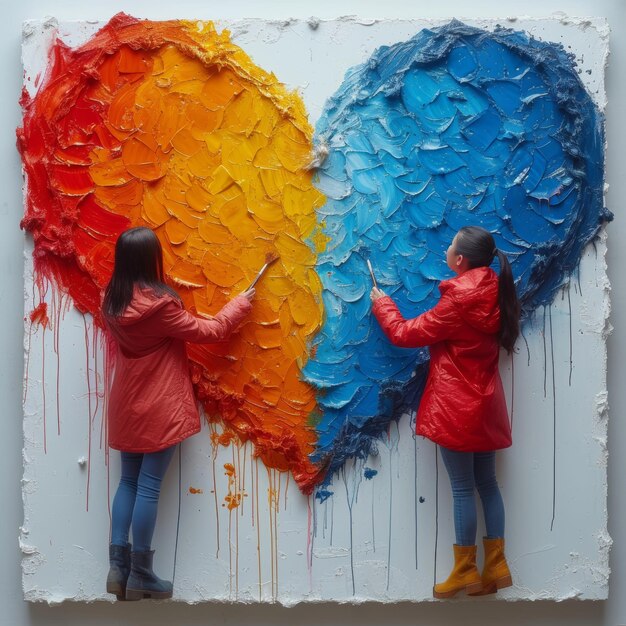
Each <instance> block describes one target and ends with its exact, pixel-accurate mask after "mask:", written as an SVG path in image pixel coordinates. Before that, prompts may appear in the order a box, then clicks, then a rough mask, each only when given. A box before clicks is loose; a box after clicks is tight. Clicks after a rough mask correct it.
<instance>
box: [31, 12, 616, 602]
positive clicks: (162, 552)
mask: <svg viewBox="0 0 626 626" xmlns="http://www.w3.org/2000/svg"><path fill="white" fill-rule="evenodd" d="M466 21H467V22H468V23H470V24H473V25H477V26H481V27H485V28H488V29H491V28H493V27H494V26H495V24H496V23H498V21H497V20H481V21H476V20H466ZM502 22H503V24H504V25H505V26H509V27H512V28H515V29H516V30H525V31H527V32H529V33H531V34H532V35H533V36H535V37H538V38H542V39H545V40H549V41H559V42H562V43H563V44H564V45H565V46H566V47H570V46H571V51H572V52H573V53H574V54H575V56H576V60H577V63H578V65H579V67H580V70H581V74H580V76H581V79H582V80H583V82H584V84H585V85H586V87H587V89H588V90H589V92H590V93H591V94H592V96H593V98H594V100H595V102H596V103H597V104H598V106H599V107H600V108H604V106H605V95H604V82H603V73H604V65H605V62H606V56H607V51H608V29H607V26H606V24H605V22H604V21H602V20H592V21H588V20H573V19H569V18H565V17H564V18H563V19H561V20H556V19H551V20H525V19H519V20H512V21H508V22H507V21H506V20H505V21H502ZM440 23H443V21H442V22H427V21H417V20H413V21H399V20H388V21H385V20H384V21H376V22H371V23H370V22H368V23H362V22H360V21H359V20H357V19H339V20H334V21H328V22H320V23H318V22H316V21H309V22H307V21H285V22H265V21H262V20H249V21H238V22H232V23H230V22H229V23H226V22H219V23H217V27H218V29H221V28H228V29H229V30H231V32H232V35H233V40H234V42H235V43H236V44H237V45H239V46H241V47H242V48H244V49H245V50H246V51H247V52H248V53H249V54H250V55H251V57H252V59H253V61H254V62H255V63H256V64H257V65H259V66H261V67H263V68H264V69H266V70H269V71H272V72H274V73H275V74H276V75H277V76H278V77H279V79H280V80H281V81H283V82H284V83H285V84H286V85H287V86H288V87H290V88H298V89H299V90H300V92H301V93H302V96H303V99H304V101H305V104H306V107H307V110H308V111H309V115H310V121H311V123H312V124H315V121H316V119H317V118H318V117H319V115H320V113H321V111H322V107H323V105H324V102H325V100H326V98H327V97H329V96H330V95H332V93H333V92H334V91H335V90H336V89H337V87H338V86H339V85H340V84H341V81H342V79H343V76H344V73H345V71H346V70H347V69H348V68H349V67H351V66H353V65H355V64H358V63H360V62H362V61H364V60H365V59H366V58H367V57H368V56H369V55H370V54H371V53H372V52H373V51H374V50H375V49H376V48H377V47H379V46H380V45H383V44H390V43H394V42H396V41H401V40H404V39H406V38H408V37H410V36H412V35H414V34H415V33H416V32H418V31H419V30H421V29H422V28H425V27H432V26H435V25H439V24H440ZM97 27H98V25H97V24H91V23H86V22H85V23H82V22H81V23H65V24H57V23H56V22H55V21H53V20H49V21H47V22H29V23H27V24H26V25H25V29H24V44H23V59H24V67H25V86H26V88H27V89H28V90H29V91H30V92H31V93H33V92H34V90H35V83H36V80H35V78H36V76H37V75H38V74H39V73H40V72H41V71H42V70H43V68H44V67H45V62H46V50H47V47H48V45H49V42H50V41H51V37H52V36H53V35H54V34H55V32H56V31H57V30H58V34H59V36H60V37H61V38H62V39H63V40H64V41H66V42H67V43H68V44H70V45H77V44H79V43H81V42H82V41H84V40H85V39H86V38H87V37H88V36H89V35H90V34H91V33H93V32H94V31H95V30H96V29H97ZM31 252H32V248H31V242H30V240H29V239H28V238H27V241H26V249H25V311H26V316H25V319H26V324H25V343H24V346H25V363H26V367H25V372H26V376H25V378H26V379H25V391H24V398H25V400H24V480H23V498H24V524H23V527H22V529H21V538H20V543H21V547H22V552H23V586H24V596H25V598H26V599H27V600H30V601H46V602H50V603H56V602H61V601H63V600H75V601H93V600H100V599H101V600H109V601H110V600H112V599H113V597H112V596H108V595H107V594H106V593H105V592H104V581H105V578H106V573H107V570H108V561H107V544H108V535H109V506H110V500H111V497H112V492H113V490H114V488H115V486H116V484H117V478H118V475H119V458H118V454H117V453H116V452H114V451H112V452H111V454H110V456H108V455H107V452H106V447H105V443H104V440H103V426H102V420H103V413H102V409H103V403H104V398H103V388H104V382H103V371H104V366H103V355H102V341H101V338H100V336H99V334H98V333H97V332H95V331H94V330H93V323H92V320H91V319H90V318H89V317H83V316H82V315H81V314H79V313H77V312H76V310H74V309H73V308H72V307H71V303H70V302H68V301H67V299H62V300H60V299H59V298H58V294H56V293H55V291H54V289H53V287H52V286H49V288H48V290H47V293H46V299H47V301H48V303H49V307H50V311H53V312H54V313H53V314H52V315H51V316H50V317H51V322H52V327H51V328H49V329H47V330H44V329H43V328H42V327H39V326H34V325H31V324H30V321H29V320H28V313H29V312H30V311H31V310H32V309H33V305H34V303H36V302H37V301H36V299H35V295H34V281H33V275H32V258H31ZM605 252H606V244H605V236H604V233H602V235H601V237H600V238H599V240H598V241H597V242H596V243H595V244H594V245H593V246H589V247H588V248H587V250H586V252H585V254H584V257H583V259H582V261H581V264H580V268H579V272H578V273H577V275H575V276H573V277H572V280H571V282H570V283H569V286H566V287H565V288H564V289H563V291H562V293H561V294H560V295H559V296H557V298H556V300H555V301H554V303H553V304H552V305H551V306H550V307H549V308H548V309H547V310H546V312H545V316H544V312H543V311H541V310H540V311H539V312H538V313H537V314H536V316H535V319H534V321H533V323H531V324H528V325H526V326H525V327H524V337H525V341H524V340H523V339H520V341H519V342H518V351H517V353H516V354H515V355H514V356H513V358H512V359H509V358H502V359H501V370H502V375H503V381H504V384H505V388H506V390H507V395H508V401H509V407H510V408H511V410H512V419H513V438H514V445H513V447H512V448H511V449H509V450H507V451H504V452H503V453H500V455H499V461H498V477H499V482H500V484H501V487H502V492H503V497H504V500H505V505H506V513H507V555H508V557H509V563H510V566H511V570H512V574H513V579H514V586H513V587H512V588H510V589H506V590H503V591H501V592H500V593H499V594H498V596H497V598H496V599H497V600H504V599H506V600H515V599H554V600H562V599H565V598H572V597H575V598H580V599H603V598H606V597H607V594H608V576H609V568H608V552H609V548H610V543H611V540H610V538H609V536H608V533H607V530H606V525H607V511H606V434H607V405H606V347H605V341H606V334H607V332H608V330H609V324H608V315H609V284H608V280H607V276H606V267H605V262H604V257H605ZM570 307H571V308H570ZM544 320H545V322H544ZM570 336H571V338H572V339H571V346H572V347H571V349H570ZM526 342H527V345H526ZM570 359H571V365H570ZM57 390H58V391H57ZM57 407H58V409H57ZM57 416H58V419H59V421H58V422H57ZM44 422H45V428H46V438H45V441H46V449H45V451H44V437H43V430H44ZM209 434H210V433H209V428H208V427H205V428H204V429H203V432H202V433H200V434H199V435H197V436H195V437H193V438H192V439H190V440H187V441H185V442H184V443H183V445H182V449H181V454H180V458H179V457H178V456H176V457H175V458H174V461H173V463H172V466H171V468H170V470H169V473H168V476H167V478H166V481H165V484H164V488H163V495H162V499H161V503H160V512H159V521H158V524H157V530H156V535H155V540H154V545H155V546H157V547H158V550H157V556H156V563H155V564H156V569H157V571H158V572H159V573H160V574H161V575H162V576H166V577H168V576H171V575H173V574H174V573H175V579H174V601H183V602H192V603H195V602H204V601H212V600H219V601H238V602H257V601H264V602H272V601H275V602H280V603H282V604H285V605H293V604H296V603H298V602H302V601H329V600H330V601H337V602H361V601H366V600H375V601H381V602H397V601H403V600H409V601H423V600H431V599H432V585H433V580H434V578H435V577H436V578H437V580H441V579H442V578H443V577H444V576H445V575H447V573H448V571H449V569H450V566H451V558H452V554H451V549H450V545H451V544H452V543H453V537H454V535H453V522H452V517H451V502H452V499H451V495H450V489H449V483H448V479H447V476H446V474H445V470H444V469H443V464H442V463H441V462H440V461H439V462H437V460H436V451H435V447H434V445H433V444H432V443H430V442H429V441H427V440H423V439H421V438H418V439H415V438H414V436H413V435H412V428H411V420H410V417H409V416H405V418H403V419H402V420H401V421H400V423H399V425H398V427H397V428H396V426H395V425H392V426H391V428H390V432H389V437H388V438H386V439H383V440H382V441H381V442H380V445H379V454H378V455H377V456H375V457H372V458H370V459H368V460H367V461H366V462H359V461H357V462H355V463H353V462H349V463H348V464H347V465H346V467H345V469H344V470H343V471H342V472H341V473H340V474H339V475H337V476H335V477H334V478H333V481H332V485H331V488H330V489H331V490H332V491H333V492H334V495H333V496H332V497H331V498H329V499H328V500H326V501H325V502H323V503H320V502H319V501H318V500H316V499H315V498H313V497H310V498H307V497H304V496H302V495H301V494H300V493H299V491H298V489H297V487H296V485H295V483H294V481H293V479H290V478H289V477H288V475H287V474H280V473H278V472H276V471H275V470H267V469H266V468H265V467H264V466H263V464H262V463H261V462H260V461H256V460H254V459H252V449H251V446H250V445H237V444H235V445H233V446H230V447H227V448H223V447H220V448H219V449H218V450H217V451H215V450H213V449H212V446H211V442H210V438H209ZM227 463H232V464H233V465H234V466H235V467H236V468H237V476H238V477H239V479H238V480H239V481H240V482H239V484H237V485H232V484H231V485H229V481H228V477H227V476H226V475H225V470H224V465H225V464H227ZM364 466H367V467H371V468H373V469H376V470H378V474H377V476H375V478H373V479H372V480H365V479H363V478H362V476H363V467H364ZM229 489H230V490H231V491H232V490H233V489H236V490H238V491H241V492H243V494H244V496H243V505H242V506H240V507H239V508H238V509H234V510H233V511H229V509H228V508H227V507H225V506H222V505H223V504H224V498H225V496H227V495H228V493H229ZM480 531H481V529H480V528H479V534H480ZM174 564H175V572H174Z"/></svg>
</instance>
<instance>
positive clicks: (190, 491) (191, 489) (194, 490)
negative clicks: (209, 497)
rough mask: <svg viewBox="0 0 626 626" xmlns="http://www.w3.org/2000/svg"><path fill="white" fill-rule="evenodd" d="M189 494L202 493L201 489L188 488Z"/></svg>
mask: <svg viewBox="0 0 626 626" xmlns="http://www.w3.org/2000/svg"><path fill="white" fill-rule="evenodd" d="M189 493H191V494H194V495H196V494H202V493H204V491H203V490H202V489H196V488H195V487H189Z"/></svg>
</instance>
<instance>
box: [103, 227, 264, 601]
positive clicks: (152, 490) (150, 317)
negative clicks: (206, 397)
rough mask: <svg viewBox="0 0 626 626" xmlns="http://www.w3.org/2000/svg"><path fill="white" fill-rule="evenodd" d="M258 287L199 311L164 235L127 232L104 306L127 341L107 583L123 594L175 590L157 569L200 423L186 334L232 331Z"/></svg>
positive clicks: (193, 338) (117, 376) (113, 420)
mask: <svg viewBox="0 0 626 626" xmlns="http://www.w3.org/2000/svg"><path fill="white" fill-rule="evenodd" d="M253 296H254V289H251V290H249V291H246V292H245V293H243V294H242V295H240V296H238V297H236V298H235V299H234V300H232V301H231V302H229V303H228V304H227V305H226V306H225V307H224V308H223V309H222V310H221V311H220V312H219V313H218V314H217V315H216V316H215V317H214V318H213V319H208V320H204V319H198V318H196V317H194V316H193V315H191V314H190V313H188V312H187V311H185V309H184V308H183V305H182V302H181V301H180V298H179V297H178V295H177V294H176V292H175V291H173V290H172V289H170V288H169V287H168V286H167V285H166V284H165V283H164V280H163V252H162V250H161V244H160V242H159V240H158V239H157V237H156V235H155V234H154V233H153V232H152V231H151V230H150V229H149V228H141V227H140V228H131V229H130V230H127V231H125V232H124V233H122V234H121V235H120V237H119V238H118V240H117V243H116V246H115V267H114V269H113V276H112V277H111V281H110V282H109V284H108V286H107V288H106V291H105V296H104V303H103V307H102V313H103V317H104V320H105V322H106V325H107V327H108V329H109V331H110V333H111V335H112V336H113V338H114V340H115V343H116V344H117V355H116V357H115V373H114V377H113V382H112V385H111V390H110V396H109V402H108V411H107V412H108V425H109V446H110V447H111V448H115V449H117V450H120V452H121V456H122V475H121V478H120V484H119V487H118V489H117V492H116V494H115V498H114V499H113V507H112V514H111V517H112V528H111V544H110V546H109V560H110V565H111V568H110V571H109V575H108V577H107V592H108V593H113V594H115V595H116V596H117V597H118V599H120V600H121V599H126V600H140V599H141V598H171V597H172V583H171V582H169V581H166V580H161V579H160V578H158V577H157V576H156V575H155V574H154V572H153V570H152V558H153V555H154V551H152V550H151V543H152V535H153V532H154V527H155V524H156V516H157V506H158V502H159V494H160V489H161V481H162V480H163V476H164V475H165V472H166V470H167V467H168V465H169V463H170V461H171V459H172V456H173V455H174V450H175V449H176V445H177V444H178V443H179V442H181V441H182V440H183V439H186V438H187V437H190V436H191V435H193V434H195V433H197V432H198V431H199V430H200V416H199V413H198V408H197V406H196V400H195V398H194V394H193V387H192V384H191V379H190V376H189V364H188V361H187V352H186V349H185V342H186V341H190V342H195V343H212V342H216V341H221V340H223V339H226V338H227V337H229V335H230V334H231V333H232V332H233V330H234V329H235V328H236V327H237V325H238V324H239V323H240V322H241V320H242V319H243V318H244V317H245V315H246V314H247V313H248V312H249V311H250V309H251V307H252V305H251V300H252V298H253ZM131 527H132V535H133V546H132V551H131V546H130V544H129V543H128V534H129V530H130V528H131Z"/></svg>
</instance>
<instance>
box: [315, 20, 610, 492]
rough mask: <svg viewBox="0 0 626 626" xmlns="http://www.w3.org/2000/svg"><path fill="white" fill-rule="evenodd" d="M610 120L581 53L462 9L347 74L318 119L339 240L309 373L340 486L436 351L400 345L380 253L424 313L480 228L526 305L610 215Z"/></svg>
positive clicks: (390, 282) (329, 207) (329, 210)
mask: <svg viewBox="0 0 626 626" xmlns="http://www.w3.org/2000/svg"><path fill="white" fill-rule="evenodd" d="M603 132H604V131H603V116H602V114H601V113H600V112H599V111H598V109H597V108H596V107H595V105H594V104H593V102H592V100H591V98H590V96H589V94H588V93H587V92H586V91H585V89H584V87H583V85H582V83H581V82H580V80H579V78H578V75H577V73H576V70H575V67H574V59H573V56H572V55H569V54H567V53H566V52H565V51H564V49H563V47H562V46H561V45H559V44H553V43H548V42H541V41H538V40H535V39H533V38H531V37H530V36H528V35H527V34H525V33H522V32H516V31H512V30H508V29H502V28H500V29H498V30H496V31H495V32H493V33H491V32H487V31H484V30H481V29H477V28H473V27H469V26H467V25H465V24H462V23H460V22H458V21H456V20H454V21H452V22H450V23H449V24H448V25H446V26H443V27H441V28H438V29H433V30H423V31H421V32H420V33H418V34H417V35H416V36H415V37H413V38H412V39H410V40H408V41H406V42H402V43H398V44H395V45H393V46H390V47H386V46H384V47H381V48H379V49H378V50H376V51H375V52H374V54H373V55H372V57H371V58H370V59H369V60H368V61H367V62H366V63H365V64H363V65H360V66H358V67H355V68H352V69H351V70H349V71H348V72H347V74H346V77H345V79H344V82H343V84H342V85H341V87H340V88H339V90H338V91H337V92H336V94H335V95H334V96H332V97H331V98H330V99H329V100H328V102H327V104H326V107H325V110H324V113H323V115H322V117H321V119H320V121H319V122H318V124H317V128H316V141H317V142H318V143H324V144H325V145H327V146H328V147H329V156H328V158H327V160H326V161H325V163H324V164H323V165H322V166H321V168H320V169H319V170H318V177H317V182H316V184H317V186H318V188H319V189H320V190H321V191H322V192H324V193H325V194H326V196H327V198H328V200H327V202H326V204H325V206H324V207H322V208H321V209H320V214H321V215H322V216H323V219H324V220H325V231H326V233H327V234H328V235H329V237H330V239H331V241H330V243H329V245H328V248H327V250H326V251H325V252H324V253H323V254H322V255H320V257H319V260H318V267H317V272H318V274H319V276H320V278H321V280H322V284H323V287H324V292H323V298H324V304H325V307H326V319H325V323H324V326H323V328H322V330H321V332H320V334H319V335H318V336H317V338H316V339H315V342H314V351H313V354H314V356H312V357H311V359H310V360H309V362H308V363H307V365H306V367H305V369H304V376H305V378H306V380H308V381H309V382H311V383H312V384H314V385H315V386H316V387H317V388H318V403H319V406H320V408H321V411H322V418H321V420H320V421H319V423H318V425H317V432H318V437H319V439H318V446H317V451H316V453H315V455H314V459H315V460H321V459H324V461H325V462H327V463H329V468H330V470H329V473H328V478H327V483H328V482H329V481H330V480H331V478H332V475H333V474H334V472H335V471H336V470H337V469H339V468H340V467H341V466H342V465H343V463H344V462H345V460H346V459H348V458H351V457H357V458H362V459H363V458H366V457H367V456H368V455H369V454H370V453H374V452H376V441H377V439H378V438H379V437H380V435H381V434H383V433H384V432H385V431H386V430H387V428H388V426H389V423H390V421H392V420H397V419H398V418H399V416H400V415H402V414H403V413H404V412H406V411H407V410H413V409H415V407H416V405H417V403H418V401H419V398H420V397H421V393H422V390H423V387H424V382H425V378H426V374H427V371H428V351H427V350H426V349H418V350H406V349H400V348H395V347H394V346H392V345H390V343H389V342H388V341H387V339H386V338H385V337H384V336H383V334H382V331H381V330H380V328H379V326H378V324H377V323H376V321H375V319H374V318H373V317H372V315H371V313H370V302H369V298H368V294H369V291H370V288H371V281H370V278H369V275H368V271H367V267H366V259H368V258H369V259H370V260H371V262H372V265H373V266H374V271H375V274H376V276H377V280H378V282H379V285H380V286H381V288H383V289H384V290H385V291H386V292H387V293H388V294H389V295H392V296H393V297H394V299H395V301H396V302H397V303H398V306H399V307H400V310H401V311H402V313H403V314H404V315H405V316H406V317H415V316H417V315H419V314H420V313H422V312H423V311H425V310H427V309H429V308H431V307H432V306H433V305H434V304H435V303H436V301H437V299H438V290H437V288H436V287H437V283H438V282H439V281H440V280H442V279H446V278H449V277H450V276H451V274H450V272H449V270H448V268H447V266H446V263H445V250H446V248H447V246H448V245H449V243H450V241H451V240H452V238H453V236H454V234H455V233H456V231H457V230H458V229H459V228H460V227H461V226H464V225H468V224H475V225H481V226H483V227H484V228H487V229H488V230H489V231H491V232H492V233H493V234H494V237H495V239H496V243H497V246H498V248H500V249H501V250H502V251H503V252H505V253H506V254H507V256H508V258H509V260H510V261H511V264H512V267H513V272H514V275H515V277H516V283H517V288H518V293H519V295H520V300H521V303H522V307H523V315H524V317H528V316H529V314H530V313H532V312H533V311H534V310H535V309H536V308H537V307H539V306H542V305H543V306H545V305H547V304H549V303H550V302H551V301H552V299H553V297H554V295H555V292H556V290H557V289H558V288H559V287H560V286H561V285H562V284H563V282H564V280H565V279H566V278H567V276H569V275H570V274H571V273H572V272H573V271H574V269H575V268H576V267H577V264H578V262H579V259H580V256H581V253H582V250H583V248H584V247H585V245H586V244H587V243H588V242H590V241H591V240H592V239H593V238H594V236H595V235H596V234H597V232H598V229H599V228H600V226H601V224H602V223H603V222H604V221H607V220H610V219H611V217H612V216H611V214H610V213H609V212H608V211H607V210H606V209H605V208H604V206H603V180H604V174H603V160H604V134H603ZM496 269H497V268H496ZM318 497H319V496H318ZM320 499H322V498H320Z"/></svg>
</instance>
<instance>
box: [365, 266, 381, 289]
mask: <svg viewBox="0 0 626 626" xmlns="http://www.w3.org/2000/svg"><path fill="white" fill-rule="evenodd" d="M367 269H368V270H369V271H370V276H371V277H372V282H373V283H374V287H376V289H378V283H377V282H376V276H374V270H373V269H372V264H371V263H370V260H369V259H367Z"/></svg>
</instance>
